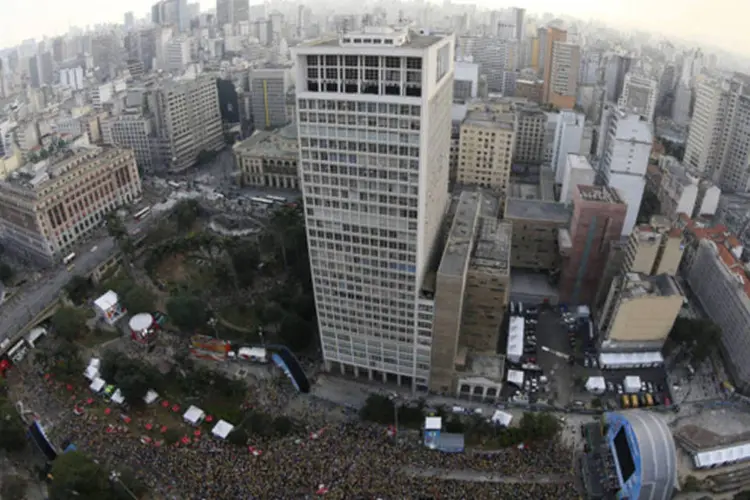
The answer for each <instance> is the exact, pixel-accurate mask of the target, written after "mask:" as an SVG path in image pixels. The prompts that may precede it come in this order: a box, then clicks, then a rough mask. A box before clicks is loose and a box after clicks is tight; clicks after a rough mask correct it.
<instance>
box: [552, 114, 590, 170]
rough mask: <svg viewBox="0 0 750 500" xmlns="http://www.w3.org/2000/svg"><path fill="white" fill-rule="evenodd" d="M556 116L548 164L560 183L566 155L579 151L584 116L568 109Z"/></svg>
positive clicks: (566, 160)
mask: <svg viewBox="0 0 750 500" xmlns="http://www.w3.org/2000/svg"><path fill="white" fill-rule="evenodd" d="M556 118H557V124H556V126H555V136H554V140H553V141H552V157H551V161H550V164H551V165H552V169H553V170H554V171H555V180H556V181H557V182H558V183H561V182H563V177H564V174H565V165H566V164H567V162H568V155H570V154H579V153H581V143H582V141H583V131H584V128H585V126H586V118H585V117H584V116H583V114H581V113H576V112H574V111H569V110H564V111H561V112H560V114H559V115H558V116H557V117H556ZM581 154H583V153H581Z"/></svg>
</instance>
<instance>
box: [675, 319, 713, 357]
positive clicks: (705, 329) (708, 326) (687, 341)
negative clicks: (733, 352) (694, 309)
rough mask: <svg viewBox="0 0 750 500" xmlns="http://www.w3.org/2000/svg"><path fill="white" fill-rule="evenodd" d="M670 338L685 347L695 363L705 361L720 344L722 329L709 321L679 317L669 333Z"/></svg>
mask: <svg viewBox="0 0 750 500" xmlns="http://www.w3.org/2000/svg"><path fill="white" fill-rule="evenodd" d="M669 336H670V338H671V339H672V340H673V341H674V342H677V343H679V344H682V345H683V346H685V347H686V348H687V349H688V350H689V352H690V357H691V358H692V359H693V360H694V361H695V362H698V363H700V362H702V361H704V360H705V359H706V358H707V357H708V356H709V355H710V354H711V352H712V351H713V349H714V348H715V347H716V346H717V345H718V344H719V341H720V339H721V328H719V326H718V325H717V324H716V323H714V322H713V321H711V320H708V319H692V318H682V317H678V318H677V320H676V321H675V322H674V325H673V326H672V331H671V332H670V333H669Z"/></svg>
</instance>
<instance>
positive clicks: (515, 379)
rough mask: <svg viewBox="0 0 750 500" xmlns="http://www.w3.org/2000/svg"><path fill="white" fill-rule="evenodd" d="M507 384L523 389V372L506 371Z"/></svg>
mask: <svg viewBox="0 0 750 500" xmlns="http://www.w3.org/2000/svg"><path fill="white" fill-rule="evenodd" d="M507 380H508V383H509V384H513V385H515V386H518V387H523V372H522V371H521V370H508V377H507Z"/></svg>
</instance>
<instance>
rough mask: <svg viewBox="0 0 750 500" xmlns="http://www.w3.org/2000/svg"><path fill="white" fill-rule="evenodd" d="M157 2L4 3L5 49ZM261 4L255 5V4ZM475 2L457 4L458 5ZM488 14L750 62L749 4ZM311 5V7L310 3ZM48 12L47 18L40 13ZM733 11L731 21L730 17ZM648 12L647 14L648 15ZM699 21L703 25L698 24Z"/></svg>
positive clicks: (637, 2) (587, 1)
mask: <svg viewBox="0 0 750 500" xmlns="http://www.w3.org/2000/svg"><path fill="white" fill-rule="evenodd" d="M153 3H154V2H153V1H151V0H137V1H134V2H129V3H128V4H127V5H126V6H123V5H121V4H112V5H111V6H106V8H104V9H103V8H102V7H103V6H102V4H101V3H98V2H97V3H94V1H93V0H77V1H76V2H72V3H65V4H60V3H52V2H48V1H47V0H29V1H28V2H24V3H23V4H21V3H19V2H10V1H8V0H2V2H0V5H2V6H3V10H4V12H5V13H6V18H8V19H13V20H14V22H13V23H12V25H9V26H4V28H3V30H2V32H1V33H0V49H3V48H10V47H13V46H16V45H18V44H20V43H21V42H22V41H23V40H25V39H30V38H35V39H41V38H43V37H51V36H58V35H61V34H64V33H65V32H67V31H68V30H69V29H70V28H72V27H78V28H84V27H86V26H95V25H97V24H107V23H118V24H122V22H123V16H124V14H125V12H134V13H135V15H136V18H138V17H144V16H145V15H146V14H147V13H148V12H149V11H150V8H151V5H152V4H153ZM198 3H200V5H201V11H202V12H203V11H207V10H209V9H214V8H215V7H216V2H214V1H210V0H202V1H200V2H198ZM254 3H259V2H251V4H254ZM471 3H472V2H456V3H455V5H462V4H466V5H468V4H471ZM476 4H477V5H478V6H480V7H482V8H483V9H485V10H490V9H492V8H495V9H502V8H505V7H511V6H516V7H520V8H525V9H527V11H528V12H529V13H531V14H537V15H542V14H545V13H550V14H552V15H556V16H557V15H559V16H570V17H576V18H578V19H581V20H582V21H598V22H603V23H605V24H609V25H611V26H613V27H615V28H618V29H625V30H639V31H644V32H649V33H652V34H654V35H656V36H660V35H663V36H667V37H676V38H679V39H681V40H690V41H694V42H695V43H700V44H710V45H712V46H715V47H717V48H721V49H722V50H725V51H727V52H730V53H733V54H736V55H739V56H743V57H748V56H750V48H748V47H747V45H746V43H745V42H746V41H747V39H746V38H747V37H746V36H745V35H744V34H743V33H744V31H743V27H744V26H743V24H744V19H746V18H747V17H749V16H750V5H747V4H746V5H742V4H736V5H732V4H733V1H732V0H720V2H719V4H720V6H721V5H723V6H726V7H727V8H720V6H717V4H716V2H712V3H711V4H710V5H708V4H695V5H690V4H685V3H684V2H677V1H676V0H668V1H666V2H659V3H656V4H654V3H652V2H648V0H632V1H628V2H606V3H602V2H596V1H594V0H569V1H568V2H566V3H565V4H564V9H562V10H561V4H560V3H559V2H553V1H552V0H526V1H524V2H518V3H517V4H515V5H513V4H511V3H508V5H497V4H493V3H491V2H488V1H483V2H476ZM311 6H312V4H311ZM331 7H332V5H330V4H329V5H322V4H319V5H318V8H321V9H328V8H331ZM40 12H44V13H45V14H44V15H43V16H40V15H39V13H40ZM728 12H733V15H731V16H727V15H726V13H728ZM644 13H648V15H647V16H645V15H644ZM696 20H700V22H697V21H696Z"/></svg>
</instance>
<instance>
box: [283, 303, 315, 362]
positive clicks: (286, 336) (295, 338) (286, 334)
mask: <svg viewBox="0 0 750 500" xmlns="http://www.w3.org/2000/svg"><path fill="white" fill-rule="evenodd" d="M314 334H315V330H314V327H313V326H312V324H311V323H308V322H307V321H305V320H303V319H302V318H300V317H299V316H297V315H296V314H295V313H292V312H287V313H286V315H285V316H284V319H283V320H282V321H281V327H280V328H279V336H280V337H281V339H282V340H283V341H284V344H286V346H287V347H288V348H289V349H291V350H292V351H295V352H299V351H304V350H305V349H307V348H308V347H309V346H310V344H311V343H312V341H313V337H314Z"/></svg>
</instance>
